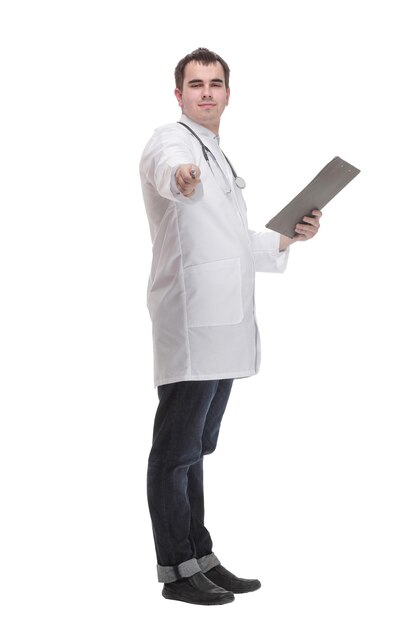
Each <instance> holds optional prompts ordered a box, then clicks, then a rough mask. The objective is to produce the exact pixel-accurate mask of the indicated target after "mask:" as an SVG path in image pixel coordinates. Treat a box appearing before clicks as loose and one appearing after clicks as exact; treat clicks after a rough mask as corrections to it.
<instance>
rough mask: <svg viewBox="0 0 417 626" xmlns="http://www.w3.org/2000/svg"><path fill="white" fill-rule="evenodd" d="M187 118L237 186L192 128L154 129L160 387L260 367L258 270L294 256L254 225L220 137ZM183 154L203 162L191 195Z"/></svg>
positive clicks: (148, 193) (148, 188) (150, 165)
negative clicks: (186, 191)
mask: <svg viewBox="0 0 417 626" xmlns="http://www.w3.org/2000/svg"><path fill="white" fill-rule="evenodd" d="M181 121H183V122H184V123H185V124H187V125H188V126H190V128H192V129H193V130H194V132H195V133H197V135H198V136H199V137H200V138H201V140H202V141H203V142H204V143H205V145H206V146H207V147H208V148H209V149H210V150H211V152H212V153H213V154H214V155H215V157H216V159H217V162H218V164H219V165H220V167H221V168H222V170H223V173H224V174H225V175H226V177H227V179H228V181H229V186H230V188H231V192H230V193H224V190H223V189H222V186H223V185H224V179H222V176H221V173H220V172H219V171H218V170H217V169H216V168H215V167H213V171H214V172H215V174H214V175H213V173H212V171H211V170H210V168H209V166H208V165H207V163H206V161H205V159H204V156H203V152H202V149H201V145H200V143H199V142H198V141H197V139H196V138H195V137H194V136H193V135H192V134H191V133H190V132H189V131H188V130H187V129H186V128H184V127H183V126H181V125H180V124H177V123H174V124H167V125H166V126H162V127H160V128H158V129H156V131H155V133H154V135H153V137H152V138H151V139H150V141H149V142H148V144H147V145H146V147H145V149H144V152H143V155H142V158H141V162H140V175H141V183H142V191H143V198H144V203H145V207H146V211H147V215H148V219H149V226H150V231H151V238H152V243H153V260H152V267H151V272H150V276H149V283H148V309H149V313H150V317H151V320H152V332H153V348H154V384H155V387H156V386H158V385H164V384H167V383H172V382H176V381H183V380H213V379H221V378H242V377H246V376H252V375H254V374H256V373H257V372H258V370H259V365H260V353H261V350H260V338H259V331H258V327H257V324H256V318H255V301H254V290H255V270H257V271H263V272H283V271H284V270H285V267H286V264H287V259H288V249H287V250H286V251H285V252H279V239H280V235H279V234H278V233H275V232H272V231H261V232H254V231H251V230H249V229H248V223H247V217H246V205H245V202H244V199H243V196H242V192H241V190H240V189H239V188H238V187H237V186H236V184H235V182H234V178H233V175H232V173H231V169H230V166H229V165H228V163H227V162H226V160H225V158H224V156H223V154H222V152H221V150H220V147H219V139H218V136H216V135H214V134H213V133H212V132H210V131H209V130H208V129H206V128H204V127H203V126H200V125H199V124H196V123H195V122H193V121H192V120H190V119H189V118H187V117H186V116H185V115H183V116H182V117H181ZM226 154H227V152H226ZM227 156H229V155H227ZM209 158H210V159H211V157H210V156H209ZM232 162H233V161H232ZM183 163H194V164H196V165H198V166H199V168H200V170H201V184H199V185H198V187H197V189H196V191H195V193H194V194H193V196H191V197H190V198H185V197H184V196H183V195H182V194H180V193H179V192H178V190H177V188H176V185H175V179H174V175H175V171H176V169H177V167H178V166H179V165H181V164H183ZM210 163H211V164H213V161H212V159H211V160H210Z"/></svg>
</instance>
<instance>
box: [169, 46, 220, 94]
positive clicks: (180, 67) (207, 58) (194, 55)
mask: <svg viewBox="0 0 417 626" xmlns="http://www.w3.org/2000/svg"><path fill="white" fill-rule="evenodd" d="M191 61H196V62H197V63H201V64H202V65H211V64H212V63H213V64H215V63H217V61H218V62H219V63H220V64H221V66H222V67H223V70H224V82H225V85H226V89H228V88H229V75H230V69H229V66H228V65H227V63H226V61H224V60H223V59H222V58H221V57H220V56H219V55H218V54H216V53H215V52H211V50H208V49H207V48H197V50H194V52H190V54H187V56H185V57H184V58H183V59H181V61H179V62H178V64H177V67H176V68H175V86H176V87H177V88H178V89H182V86H183V84H184V70H185V66H186V65H187V63H190V62H191Z"/></svg>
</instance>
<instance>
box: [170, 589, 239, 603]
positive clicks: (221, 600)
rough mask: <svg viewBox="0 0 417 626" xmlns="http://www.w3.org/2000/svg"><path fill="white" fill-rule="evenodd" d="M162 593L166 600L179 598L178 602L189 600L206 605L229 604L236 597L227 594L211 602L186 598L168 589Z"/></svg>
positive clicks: (189, 601) (188, 601)
mask: <svg viewBox="0 0 417 626" xmlns="http://www.w3.org/2000/svg"><path fill="white" fill-rule="evenodd" d="M162 595H163V597H164V598H165V599H166V600H177V601H178V602H187V603H188V604H202V605H204V606H216V605H219V604H229V603H230V602H233V600H234V599H235V598H234V596H232V597H230V596H225V597H223V598H219V600H216V601H215V602H209V601H207V602H197V601H196V600H192V599H191V598H184V597H183V596H180V595H177V594H176V593H172V592H170V591H167V590H166V589H164V590H163V591H162Z"/></svg>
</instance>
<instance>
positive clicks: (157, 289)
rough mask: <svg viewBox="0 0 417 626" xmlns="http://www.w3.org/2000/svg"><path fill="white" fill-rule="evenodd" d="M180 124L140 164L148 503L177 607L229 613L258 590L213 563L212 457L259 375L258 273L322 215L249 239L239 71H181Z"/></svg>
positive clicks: (160, 135)
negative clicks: (147, 242) (234, 406)
mask: <svg viewBox="0 0 417 626" xmlns="http://www.w3.org/2000/svg"><path fill="white" fill-rule="evenodd" d="M175 80H176V89H175V96H176V98H177V101H178V104H179V106H180V107H181V110H182V115H181V119H180V122H181V123H178V122H177V123H173V124H168V125H165V126H162V127H160V128H158V129H157V130H156V131H155V133H154V135H153V137H152V138H151V139H150V141H149V142H148V144H147V145H146V147H145V149H144V152H143V155H142V158H141V163H140V176H141V183H142V191H143V198H144V203H145V207H146V211H147V216H148V219H149V226H150V233H151V238H152V244H153V261H152V267H151V272H150V276H149V283H148V308H149V313H150V317H151V320H152V331H153V346H154V384H155V387H157V388H158V397H159V405H158V408H157V411H156V416H155V423H154V433H153V445H152V449H151V452H150V455H149V464H148V482H147V485H148V503H149V510H150V515H151V519H152V528H153V535H154V541H155V548H156V557H157V573H158V580H159V581H160V582H163V583H164V587H163V590H162V595H163V596H164V597H165V598H167V599H173V600H180V601H183V602H190V603H193V604H204V605H207V604H225V603H228V602H231V601H233V600H234V594H235V593H245V592H249V591H254V590H256V589H258V588H259V587H260V586H261V584H260V582H259V581H258V580H256V579H245V578H239V577H237V576H235V575H234V574H232V573H231V572H230V571H228V570H227V569H226V568H225V567H224V566H223V565H222V564H221V563H220V561H219V559H218V558H217V556H216V555H215V554H214V552H213V543H212V539H211V537H210V534H209V532H208V530H207V528H206V527H205V525H204V494H203V457H204V455H205V454H210V453H211V452H213V451H214V450H215V448H216V443H217V438H218V434H219V429H220V423H221V419H222V416H223V413H224V411H225V408H226V404H227V401H228V398H229V394H230V391H231V388H232V384H233V381H234V379H236V378H244V377H247V376H252V375H254V374H256V373H257V372H258V370H259V364H260V339H259V331H258V327H257V324H256V317H255V302H254V286H255V271H263V272H283V271H284V270H285V267H286V264H287V259H288V253H289V246H290V245H292V244H293V243H294V242H296V241H304V240H307V239H310V238H311V237H313V236H314V235H315V234H316V233H317V231H318V229H319V220H320V217H321V212H320V211H314V217H305V218H304V220H303V222H302V223H300V224H299V225H298V226H297V228H296V233H297V234H296V236H295V237H294V238H293V239H289V238H288V237H285V236H283V235H279V234H278V233H275V232H272V231H261V232H255V231H252V230H249V228H248V222H247V212H246V206H245V202H244V199H243V195H242V188H243V187H244V181H243V179H242V178H240V177H239V176H238V172H236V170H235V169H234V167H233V164H232V163H231V161H230V160H229V159H228V157H227V156H226V155H225V154H224V153H223V152H222V150H221V148H220V142H219V126H220V118H221V116H222V113H223V111H224V109H225V107H226V106H227V105H228V104H229V97H230V89H229V67H228V65H227V63H226V62H225V61H224V60H223V59H222V58H221V57H219V56H218V55H217V54H215V53H213V52H210V51H209V50H207V49H206V48H198V49H197V50H195V51H194V52H192V53H191V54H189V55H187V56H186V57H184V58H183V59H182V60H181V61H180V62H179V63H178V65H177V67H176V69H175Z"/></svg>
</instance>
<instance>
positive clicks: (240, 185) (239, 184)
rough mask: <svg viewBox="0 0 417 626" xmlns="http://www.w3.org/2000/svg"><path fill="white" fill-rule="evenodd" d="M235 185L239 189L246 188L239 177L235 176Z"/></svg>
mask: <svg viewBox="0 0 417 626" xmlns="http://www.w3.org/2000/svg"><path fill="white" fill-rule="evenodd" d="M235 183H236V187H239V189H244V188H245V187H246V183H245V181H244V180H243V178H241V177H240V176H236V178H235Z"/></svg>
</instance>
